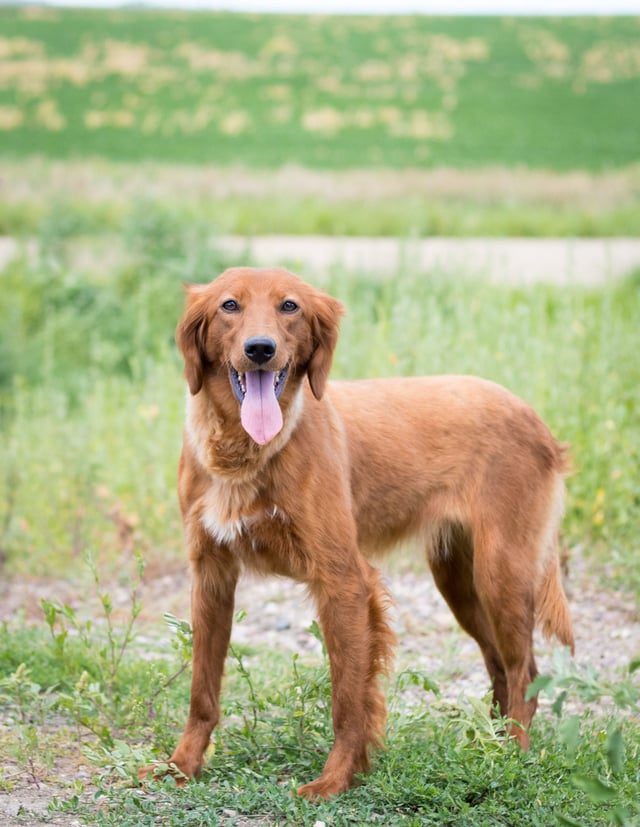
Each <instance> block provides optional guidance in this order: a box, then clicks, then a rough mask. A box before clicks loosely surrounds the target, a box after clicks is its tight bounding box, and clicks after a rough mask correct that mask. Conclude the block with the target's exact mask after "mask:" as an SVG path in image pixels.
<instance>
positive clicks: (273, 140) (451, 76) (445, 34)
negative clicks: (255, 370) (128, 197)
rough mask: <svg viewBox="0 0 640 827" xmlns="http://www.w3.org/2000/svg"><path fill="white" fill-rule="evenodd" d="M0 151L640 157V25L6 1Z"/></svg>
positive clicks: (381, 163)
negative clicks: (84, 6) (89, 7)
mask: <svg viewBox="0 0 640 827" xmlns="http://www.w3.org/2000/svg"><path fill="white" fill-rule="evenodd" d="M0 30H1V31H2V41H1V48H2V56H3V60H4V68H3V77H5V82H4V83H3V84H0V128H1V129H2V131H3V154H4V155H5V156H7V157H14V158H16V159H23V158H28V157H29V156H33V155H37V154H45V155H46V156H47V157H50V158H54V157H55V158H78V157H83V158H90V157H96V156H98V157H104V158H110V159H114V160H120V161H124V160H128V161H142V160H148V159H154V160H160V161H165V162H166V161H171V162H179V163H199V164H200V163H207V164H217V165H228V164H232V163H237V162H241V163H244V164H248V165H249V166H253V167H260V168H263V167H279V166H281V165H283V164H291V163H296V164H300V165H303V166H311V167H316V168H321V169H327V168H331V169H346V168H350V167H354V166H356V167H368V168H372V169H373V168H379V167H398V168H401V167H412V166H417V167H425V166H426V167H435V166H453V167H456V168H462V169H464V168H467V169H469V168H476V167H484V166H491V165H499V166H506V167H509V168H516V167H519V166H521V165H526V166H530V167H534V168H539V169H554V170H567V169H578V168H584V169H590V170H602V169H607V168H612V167H620V166H625V165H628V164H631V163H635V162H637V161H638V159H639V153H638V141H637V135H638V133H639V132H640V112H639V109H638V107H637V106H633V105H632V104H631V102H632V101H634V100H636V99H637V97H638V93H639V89H640V86H639V83H640V70H639V69H638V66H639V62H638V34H639V33H640V18H637V17H629V18H604V17H603V18H566V19H562V18H519V17H517V18H492V17H484V18H480V17H475V18H467V17H451V18H447V17H433V18H430V17H425V16H392V17H367V16H358V17H349V16H342V15H340V16H318V15H314V16H305V15H250V14H228V13H208V12H200V13H188V12H158V11H153V12H152V11H141V10H134V9H126V10H115V11H114V10H100V11H98V10H91V11H89V10H78V9H76V10H69V9H65V10H62V9H56V10H54V9H47V8H46V7H45V8H41V9H37V8H36V9H34V8H33V7H26V8H25V7H23V8H11V7H8V8H6V7H5V8H2V9H1V10H0Z"/></svg>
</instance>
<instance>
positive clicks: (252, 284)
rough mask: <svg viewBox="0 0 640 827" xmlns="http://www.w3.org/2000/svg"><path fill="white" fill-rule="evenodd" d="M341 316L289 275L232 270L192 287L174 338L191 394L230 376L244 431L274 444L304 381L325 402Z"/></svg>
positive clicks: (333, 303)
mask: <svg viewBox="0 0 640 827" xmlns="http://www.w3.org/2000/svg"><path fill="white" fill-rule="evenodd" d="M342 313H343V307H342V305H341V304H340V302H338V301H337V300H336V299H334V298H332V297H331V296H329V295H327V294H326V293H323V292H321V291H320V290H316V289H315V288H314V287H312V286H311V285H309V284H306V283H305V282H304V281H302V280H301V279H299V278H298V277H297V276H294V275H293V274H292V273H289V272H288V271H287V270H281V269H268V270H267V269H265V270H262V269H253V268H250V267H233V268H230V269H229V270H225V272H224V273H222V275H221V276H218V278H217V279H214V281H212V282H211V283H210V284H206V285H190V286H189V287H187V306H186V310H185V313H184V316H183V318H182V320H181V321H180V323H179V325H178V328H177V331H176V341H177V342H178V346H179V347H180V350H181V351H182V354H183V356H184V362H185V378H186V380H187V383H188V385H189V390H190V391H191V393H192V394H197V393H199V392H200V391H201V389H202V387H203V385H204V384H205V382H206V380H207V377H209V376H211V377H214V376H215V377H218V378H219V377H221V376H224V377H226V379H227V380H228V382H229V385H230V388H231V390H232V391H233V394H234V396H235V398H236V400H237V403H238V404H239V406H240V417H241V421H242V424H243V426H244V428H245V430H246V431H247V433H249V435H250V436H251V437H252V438H253V439H254V440H255V441H256V442H258V443H259V444H265V443H266V442H269V440H271V439H273V437H274V436H275V435H276V434H277V433H278V432H279V431H280V429H281V428H282V425H283V418H282V406H283V405H284V403H285V401H286V400H287V399H290V398H291V396H292V394H293V393H294V392H295V390H297V388H298V387H299V385H300V382H301V381H302V380H303V378H304V376H305V375H306V376H307V378H308V380H309V385H310V386H311V390H312V391H313V395H314V396H315V397H316V399H320V398H321V397H322V394H323V392H324V387H325V383H326V381H327V377H328V375H329V370H330V368H331V361H332V357H333V351H334V348H335V346H336V342H337V339H338V325H339V322H340V317H341V316H342Z"/></svg>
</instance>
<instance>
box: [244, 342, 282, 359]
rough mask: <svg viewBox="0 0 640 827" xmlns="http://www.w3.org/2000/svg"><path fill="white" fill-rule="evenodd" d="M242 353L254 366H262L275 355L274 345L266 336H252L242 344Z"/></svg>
mask: <svg viewBox="0 0 640 827" xmlns="http://www.w3.org/2000/svg"><path fill="white" fill-rule="evenodd" d="M244 352H245V354H246V356H247V358H248V359H251V361H252V362H255V363H256V365H264V363H265V362H268V361H269V359H273V357H274V356H275V355H276V343H275V342H274V341H273V339H270V338H269V337H268V336H253V337H252V338H251V339H247V341H246V342H245V343H244Z"/></svg>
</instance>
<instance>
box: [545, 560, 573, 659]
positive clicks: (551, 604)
mask: <svg viewBox="0 0 640 827" xmlns="http://www.w3.org/2000/svg"><path fill="white" fill-rule="evenodd" d="M536 621H537V623H538V624H539V625H540V627H541V629H542V634H543V635H544V636H545V637H546V638H547V639H549V638H552V637H556V638H557V639H558V640H559V641H560V643H562V644H564V645H565V646H569V647H570V649H571V654H573V653H574V649H575V643H574V639H573V627H572V624H571V615H570V614H569V605H568V603H567V597H566V595H565V592H564V587H563V585H562V573H561V571H560V559H559V557H558V554H557V553H554V554H552V555H550V556H549V559H548V560H547V565H546V568H545V570H544V572H543V575H542V581H541V583H540V587H539V589H538V594H537V596H536Z"/></svg>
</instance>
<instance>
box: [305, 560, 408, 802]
mask: <svg viewBox="0 0 640 827" xmlns="http://www.w3.org/2000/svg"><path fill="white" fill-rule="evenodd" d="M311 590H312V592H313V593H314V596H315V599H316V603H317V607H318V613H319V617H320V624H321V627H322V630H323V633H324V639H325V645H326V647H327V652H328V654H329V662H330V667H331V689H332V693H331V706H332V718H333V728H334V733H335V741H334V745H333V748H332V750H331V752H330V754H329V757H328V759H327V762H326V764H325V766H324V769H323V771H322V774H321V775H320V777H319V778H317V779H316V780H315V781H312V782H311V783H309V784H304V785H303V786H302V787H300V788H299V789H298V793H299V794H300V795H303V796H306V797H307V798H310V799H314V798H329V797H330V796H334V795H338V794H339V793H341V792H344V791H345V790H347V789H348V788H349V787H350V786H351V785H352V783H353V780H354V776H355V775H356V773H359V772H363V771H365V770H366V769H367V768H368V766H369V754H368V753H369V749H370V747H371V746H376V745H379V743H380V742H381V740H382V734H383V729H384V723H385V719H386V707H385V700H384V695H383V693H382V690H381V689H380V686H379V684H378V678H379V676H380V673H381V672H385V671H386V670H387V668H388V666H389V663H390V660H391V657H392V647H393V644H394V643H395V635H394V633H393V632H392V630H391V628H390V627H389V624H388V622H387V619H386V609H387V605H388V602H389V599H388V595H387V593H386V591H385V590H384V588H383V587H382V584H381V582H380V577H379V574H378V572H377V571H376V570H375V569H373V568H372V567H371V566H369V564H368V563H366V562H365V561H364V560H363V559H362V558H360V557H359V555H358V557H357V558H356V559H355V560H353V564H352V565H351V566H350V567H349V568H348V569H346V568H343V570H342V571H340V570H334V576H333V577H331V578H330V579H323V580H322V581H321V582H319V583H316V584H312V585H311Z"/></svg>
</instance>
